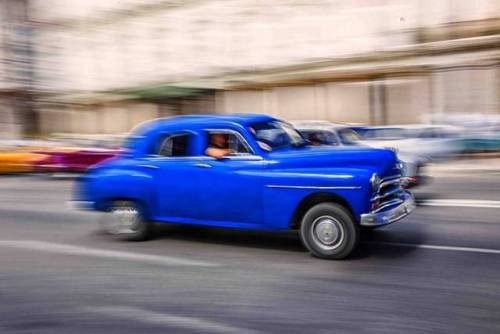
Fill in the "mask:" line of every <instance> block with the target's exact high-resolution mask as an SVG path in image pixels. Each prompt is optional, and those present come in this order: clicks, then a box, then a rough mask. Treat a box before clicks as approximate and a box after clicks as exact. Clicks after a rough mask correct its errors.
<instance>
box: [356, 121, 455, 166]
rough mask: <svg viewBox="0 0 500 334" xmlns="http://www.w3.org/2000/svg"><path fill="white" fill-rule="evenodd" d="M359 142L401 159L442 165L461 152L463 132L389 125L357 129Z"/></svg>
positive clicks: (434, 126) (449, 129)
mask: <svg viewBox="0 0 500 334" xmlns="http://www.w3.org/2000/svg"><path fill="white" fill-rule="evenodd" d="M355 130H356V132H357V133H358V134H359V135H360V137H361V139H362V142H363V143H365V144H367V145H369V146H373V147H392V148H395V149H397V150H398V151H399V152H400V153H401V155H408V154H410V155H413V156H418V157H420V158H421V159H423V160H428V161H441V160H446V159H450V158H453V157H455V156H456V155H458V154H460V153H461V152H462V150H463V145H462V135H463V129H462V128H460V127H456V126H449V125H426V124H410V125H389V126H372V127H357V128H355Z"/></svg>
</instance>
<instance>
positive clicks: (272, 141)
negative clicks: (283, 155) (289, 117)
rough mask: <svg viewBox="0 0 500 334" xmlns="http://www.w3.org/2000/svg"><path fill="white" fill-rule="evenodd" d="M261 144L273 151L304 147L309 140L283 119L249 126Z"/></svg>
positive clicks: (265, 148)
mask: <svg viewBox="0 0 500 334" xmlns="http://www.w3.org/2000/svg"><path fill="white" fill-rule="evenodd" d="M249 130H250V132H251V133H252V134H253V135H254V137H255V139H256V140H257V143H258V144H259V146H260V147H261V148H262V149H264V150H266V151H272V150H276V149H280V148H284V147H290V146H293V147H302V146H305V145H307V141H306V140H305V139H304V138H303V137H302V135H301V134H300V133H299V132H298V131H297V130H296V129H295V128H294V127H293V126H291V125H290V124H287V123H285V122H281V121H268V122H260V123H254V124H252V125H250V127H249Z"/></svg>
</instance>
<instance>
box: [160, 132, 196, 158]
mask: <svg viewBox="0 0 500 334" xmlns="http://www.w3.org/2000/svg"><path fill="white" fill-rule="evenodd" d="M192 140H193V135H192V134H189V133H182V134H172V135H167V136H165V137H163V138H162V139H161V140H160V144H159V145H158V150H157V152H156V154H157V155H159V156H162V157H187V156H190V155H191V152H190V148H191V141H192Z"/></svg>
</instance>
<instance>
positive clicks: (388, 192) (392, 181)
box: [371, 174, 404, 212]
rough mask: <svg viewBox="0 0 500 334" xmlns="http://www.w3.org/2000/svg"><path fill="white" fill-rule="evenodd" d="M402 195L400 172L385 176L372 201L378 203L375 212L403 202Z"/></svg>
mask: <svg viewBox="0 0 500 334" xmlns="http://www.w3.org/2000/svg"><path fill="white" fill-rule="evenodd" d="M402 195H403V191H402V188H401V175H400V174H397V175H392V176H388V177H385V178H383V179H382V180H381V182H380V185H379V187H378V190H377V192H376V193H375V194H374V196H373V197H372V199H371V201H372V203H377V205H376V207H375V208H374V210H373V212H379V211H382V210H384V209H386V208H388V207H392V206H394V205H398V204H400V203H402V202H403V201H404V200H403V197H402Z"/></svg>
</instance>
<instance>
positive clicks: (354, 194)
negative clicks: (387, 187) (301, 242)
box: [263, 168, 372, 229]
mask: <svg viewBox="0 0 500 334" xmlns="http://www.w3.org/2000/svg"><path fill="white" fill-rule="evenodd" d="M371 175H372V171H370V170H368V169H348V168H308V169H288V170H274V171H269V172H266V173H265V174H264V177H263V187H264V190H263V203H264V220H265V224H266V226H269V227H271V228H274V229H287V228H288V226H289V224H290V221H291V220H292V218H293V214H294V212H295V210H296V209H297V207H298V206H299V205H300V203H301V202H302V200H303V199H305V198H306V197H309V196H311V195H313V194H315V193H326V194H331V195H333V196H334V197H336V198H341V199H342V200H343V201H344V202H345V203H347V204H348V205H349V209H350V210H351V211H352V213H353V215H354V217H355V219H356V220H358V221H359V219H360V217H361V214H363V213H366V212H368V211H369V198H370V197H371V188H370V186H369V179H370V177H371Z"/></svg>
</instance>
